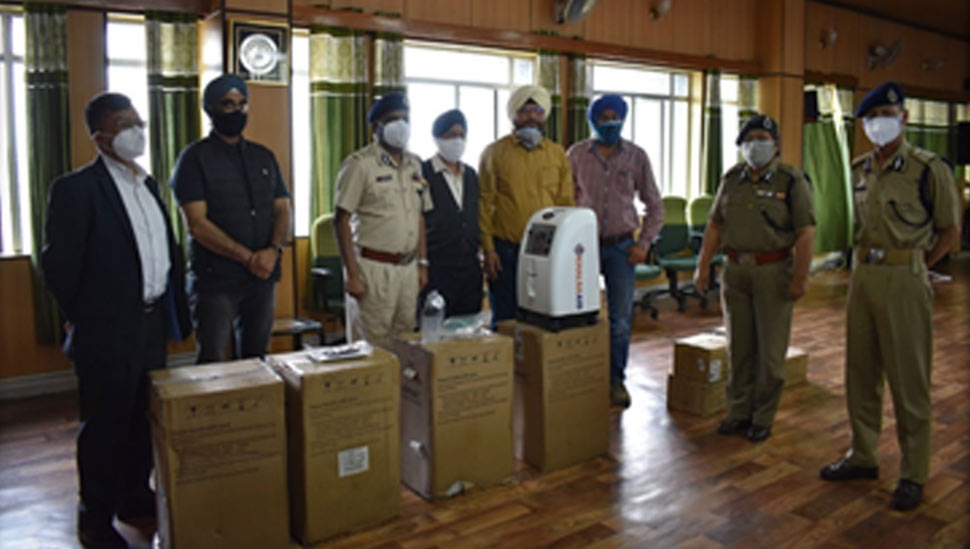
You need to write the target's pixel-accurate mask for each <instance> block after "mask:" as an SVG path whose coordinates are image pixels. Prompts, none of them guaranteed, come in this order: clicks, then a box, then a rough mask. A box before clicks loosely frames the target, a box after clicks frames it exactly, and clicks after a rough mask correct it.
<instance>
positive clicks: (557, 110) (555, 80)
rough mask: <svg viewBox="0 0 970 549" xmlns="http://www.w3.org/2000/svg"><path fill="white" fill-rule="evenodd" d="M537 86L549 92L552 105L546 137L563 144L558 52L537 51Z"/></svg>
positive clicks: (547, 118)
mask: <svg viewBox="0 0 970 549" xmlns="http://www.w3.org/2000/svg"><path fill="white" fill-rule="evenodd" d="M537 68H538V73H539V81H538V84H539V85H540V86H542V87H543V88H545V89H546V90H547V91H548V92H549V97H550V98H551V99H552V101H551V103H552V105H551V106H550V108H549V114H548V116H546V137H548V138H549V139H552V140H553V141H555V142H557V143H560V144H561V143H562V142H563V137H564V135H563V128H562V85H561V82H562V79H561V78H560V74H559V72H560V71H559V52H557V51H552V50H539V56H538V67H537Z"/></svg>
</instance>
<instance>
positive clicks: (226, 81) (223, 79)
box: [202, 74, 249, 113]
mask: <svg viewBox="0 0 970 549" xmlns="http://www.w3.org/2000/svg"><path fill="white" fill-rule="evenodd" d="M233 88H235V89H236V90H238V91H239V93H241V94H243V96H245V97H246V98H248V97H249V89H248V88H246V81H245V80H243V79H242V78H240V77H238V76H236V75H235V74H223V75H221V76H219V77H218V78H216V79H215V80H213V81H212V82H209V83H208V84H207V85H206V87H205V92H203V93H202V108H203V109H205V112H207V113H211V112H212V109H213V108H215V106H216V104H217V103H219V100H220V99H222V96H223V95H226V94H227V93H229V91H230V90H232V89H233Z"/></svg>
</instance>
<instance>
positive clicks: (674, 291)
mask: <svg viewBox="0 0 970 549" xmlns="http://www.w3.org/2000/svg"><path fill="white" fill-rule="evenodd" d="M667 280H668V281H669V282H670V286H669V291H670V296H671V297H673V298H674V299H676V300H677V311H678V312H681V313H682V312H684V311H685V310H686V307H685V306H684V301H685V300H686V298H685V297H684V293H683V292H682V291H680V289H679V288H678V286H677V271H675V270H673V269H667Z"/></svg>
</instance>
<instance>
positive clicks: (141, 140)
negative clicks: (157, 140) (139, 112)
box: [111, 126, 145, 162]
mask: <svg viewBox="0 0 970 549" xmlns="http://www.w3.org/2000/svg"><path fill="white" fill-rule="evenodd" d="M111 148H112V149H114V151H115V154H117V155H118V156H119V157H121V158H122V159H124V160H127V161H128V162H131V161H133V160H134V159H136V158H138V157H139V156H141V155H143V154H145V130H143V129H141V128H139V127H137V126H135V127H131V128H126V129H124V130H121V131H120V132H118V133H117V134H115V136H114V138H113V139H111Z"/></svg>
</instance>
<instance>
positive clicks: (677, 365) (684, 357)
mask: <svg viewBox="0 0 970 549" xmlns="http://www.w3.org/2000/svg"><path fill="white" fill-rule="evenodd" d="M729 373H730V363H729V362H728V355H727V338H725V337H724V336H722V335H719V334H711V333H704V334H695V335H692V336H690V337H685V338H682V339H678V340H677V341H675V342H674V362H673V375H674V377H676V378H678V379H683V380H689V381H693V382H694V383H722V382H724V381H726V380H727V379H728V374H729Z"/></svg>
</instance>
